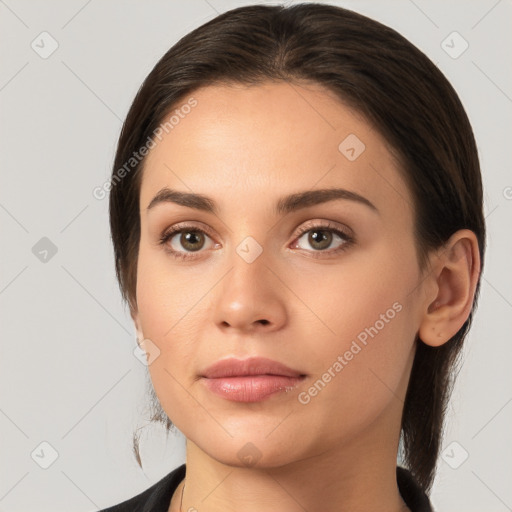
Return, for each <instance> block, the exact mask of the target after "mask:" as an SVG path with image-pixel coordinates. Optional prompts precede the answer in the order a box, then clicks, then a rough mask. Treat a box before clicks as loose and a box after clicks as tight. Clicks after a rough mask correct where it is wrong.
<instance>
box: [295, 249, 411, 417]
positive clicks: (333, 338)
mask: <svg viewBox="0 0 512 512" xmlns="http://www.w3.org/2000/svg"><path fill="white" fill-rule="evenodd" d="M403 250H404V251H406V250H407V248H406V247H404V249H403ZM393 252H394V251H393ZM410 256H411V257H410V258H409V259H407V258H406V259H405V260H406V261H409V263H408V264H407V266H406V265H404V263H403V261H397V259H396V258H394V257H393V254H392V251H391V250H390V248H388V247H384V246H383V247H382V249H381V250H380V251H379V250H376V251H374V252H373V253H372V254H371V258H370V256H369V255H368V256H365V255H361V256H359V255H357V256H355V257H354V258H353V259H352V258H351V259H350V261H349V259H348V258H347V259H346V266H343V265H342V266H340V267H339V269H338V270H336V272H329V273H325V270H324V272H323V273H319V274H318V275H316V276H310V277H309V278H308V280H307V281H306V282H304V281H302V284H301V285H298V286H297V288H294V292H296V293H297V296H299V297H300V298H301V299H302V301H303V302H304V304H306V305H307V308H306V309H304V308H303V309H302V311H301V312H296V313H295V314H296V315H299V314H300V315H301V316H302V318H304V319H307V320H304V321H303V327H304V331H303V334H304V336H303V337H302V342H303V346H302V350H303V351H304V353H305V354H306V353H307V354H308V355H307V357H308V360H309V361H310V367H312V368H314V376H315V378H318V379H320V380H321V381H322V382H325V381H328V382H329V384H328V385H326V386H325V391H324V390H322V392H321V394H322V395H323V396H324V399H325V400H327V401H332V405H333V406H334V405H337V406H339V405H340V404H341V403H344V404H345V406H347V407H348V408H349V409H351V408H353V409H354V410H357V409H360V404H361V403H362V402H361V401H363V403H366V404H367V405H368V409H367V411H370V410H371V409H372V406H371V404H372V403H373V405H374V406H375V407H379V404H382V403H383V402H384V401H386V400H389V399H390V398H391V397H392V396H393V393H395V392H396V390H397V389H398V388H399V387H400V385H401V384H400V383H401V380H402V378H403V375H404V372H405V371H406V370H407V366H408V364H409V363H410V358H411V350H412V349H413V345H414V337H415V332H416V330H415V329H416V326H415V325H414V320H413V319H414V304H413V297H414V295H413V294H411V293H410V292H411V291H412V290H413V289H414V287H415V285H416V284H417V277H418V276H417V273H416V272H417V269H416V266H415V264H414V262H415V260H414V257H413V253H412V252H411V255H410ZM312 283H314V284H315V287H314V288H313V287H312ZM312 312H314V314H312ZM340 357H341V360H340ZM332 374H335V375H336V377H335V378H332ZM330 376H331V377H330ZM322 382H320V383H319V386H318V387H319V388H321V389H323V388H322V386H323V384H322ZM312 392H313V393H315V391H314V390H312ZM340 414H343V413H340Z"/></svg>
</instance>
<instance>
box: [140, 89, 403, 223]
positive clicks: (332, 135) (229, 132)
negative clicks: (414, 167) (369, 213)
mask: <svg viewBox="0 0 512 512" xmlns="http://www.w3.org/2000/svg"><path fill="white" fill-rule="evenodd" d="M190 98H193V99H194V100H195V102H196V103H195V106H194V107H193V108H180V107H182V106H183V105H185V104H187V101H189V100H190ZM185 112H186V113H185ZM173 113H174V117H173V120H174V123H173V124H172V125H171V124H169V125H168V126H167V130H164V131H163V134H162V137H161V140H158V139H155V142H156V145H155V146H154V147H153V149H151V151H150V152H149V154H148V156H147V157H146V161H145V164H144V174H143V179H142V186H141V195H140V206H141V209H144V208H146V207H147V205H148V204H149V202H150V201H151V199H152V197H153V196H154V195H155V194H156V193H157V192H158V191H159V190H160V189H161V188H163V187H172V188H174V189H178V190H181V191H184V192H185V191H187V192H190V191H192V192H196V193H202V194H204V195H208V196H210V197H213V198H218V202H219V204H220V207H221V208H222V207H223V205H225V206H226V208H227V207H228V205H229V204H233V205H234V206H240V205H247V204H248V203H247V201H251V202H252V203H254V198H255V197H257V198H258V201H259V202H262V201H263V202H265V201H272V197H273V196H275V197H276V198H277V197H281V196H282V195H284V194H289V193H292V192H294V191H302V190H307V189H312V188H328V187H340V186H341V187H343V188H346V189H350V190H353V191H354V192H356V193H359V194H361V195H364V196H365V197H367V198H368V199H369V200H370V201H371V202H373V204H375V205H376V206H377V207H378V208H379V210H382V211H384V212H385V213H387V214H388V215H389V216H393V215H395V216H396V215H402V216H403V214H404V212H407V214H408V215H409V216H410V215H411V214H412V210H411V208H412V205H411V202H412V199H411V197H410V195H409V191H408V189H407V187H406V185H405V183H404V181H403V179H402V178H401V175H400V173H399V170H398V169H399V167H398V162H397V161H396V159H395V158H394V157H393V155H392V153H391V152H390V150H389V149H388V145H387V144H386V142H385V140H384V139H383V138H382V137H381V136H380V135H379V134H378V132H377V131H376V130H375V129H374V127H373V126H372V125H370V124H369V123H367V122H366V121H365V120H364V118H363V117H362V116H361V115H360V114H359V113H358V112H356V111H354V110H353V109H351V108H350V107H348V106H347V105H346V104H345V103H343V102H342V101H341V100H340V99H339V98H337V97H336V96H335V95H334V93H332V92H331V91H329V90H328V89H326V88H324V87H322V86H321V85H318V84H301V85H297V84H291V83H288V82H268V83H264V84H260V85H252V86H245V85H229V86H227V85H215V86H208V87H204V88H201V89H198V90H196V91H195V92H194V93H192V94H191V95H190V97H186V98H184V99H183V100H182V102H181V103H180V104H178V105H176V106H175V110H174V111H173V112H170V113H169V115H168V116H166V118H165V119H164V122H165V120H167V119H169V118H170V116H171V115H172V114H173ZM177 114H179V115H177ZM235 203H237V204H235Z"/></svg>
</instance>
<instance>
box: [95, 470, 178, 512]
mask: <svg viewBox="0 0 512 512" xmlns="http://www.w3.org/2000/svg"><path fill="white" fill-rule="evenodd" d="M185 472H186V467H185V464H182V465H181V466H179V467H177V468H176V469H174V470H173V471H171V472H170V473H168V474H167V475H165V476H164V477H163V478H162V479H161V480H159V481H158V482H156V483H155V484H153V485H152V486H151V487H149V488H148V489H146V490H145V491H143V492H141V493H140V494H137V496H134V497H133V498H130V499H128V500H126V501H123V502H122V503H119V504H117V505H113V506H111V507H109V508H105V509H101V510H100V511H99V512H167V510H168V508H169V504H170V502H171V498H172V495H173V493H174V491H175V490H176V487H178V485H179V484H180V482H181V481H182V480H183V478H185Z"/></svg>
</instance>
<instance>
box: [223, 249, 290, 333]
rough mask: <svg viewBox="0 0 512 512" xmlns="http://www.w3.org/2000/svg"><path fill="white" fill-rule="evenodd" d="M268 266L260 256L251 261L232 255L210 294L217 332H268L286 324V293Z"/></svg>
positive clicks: (273, 269) (265, 260)
mask: <svg viewBox="0 0 512 512" xmlns="http://www.w3.org/2000/svg"><path fill="white" fill-rule="evenodd" d="M268 263H269V262H268V261H267V258H266V257H265V255H264V253H262V254H260V255H259V256H258V257H257V258H256V259H255V260H254V261H252V262H248V261H246V260H245V259H244V258H243V257H241V256H239V255H238V254H236V253H235V254H234V256H233V258H232V265H231V267H230V270H229V272H228V273H227V275H225V277H224V279H223V280H222V282H221V283H220V285H219V286H218V287H217V290H216V293H215V294H214V300H215V304H214V320H215V323H216V324H217V325H218V326H219V328H220V329H222V330H226V329H228V330H229V329H232V330H236V331H239V332H245V333H247V332H258V331H262V332H270V331H275V330H278V329H281V328H282V327H283V326H284V325H285V324H286V321H287V308H286V304H287V301H288V299H289V298H290V297H289V293H290V291H289V289H288V288H287V287H286V285H285V283H286V279H284V276H280V275H279V274H280V272H279V270H276V269H275V267H276V266H275V265H274V268H271V267H270V266H269V264H268ZM281 273H282V271H281Z"/></svg>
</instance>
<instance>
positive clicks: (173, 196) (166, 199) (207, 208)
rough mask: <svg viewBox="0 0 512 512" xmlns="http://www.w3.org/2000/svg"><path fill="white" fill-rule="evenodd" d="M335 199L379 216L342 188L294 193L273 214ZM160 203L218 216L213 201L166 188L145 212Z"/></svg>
mask: <svg viewBox="0 0 512 512" xmlns="http://www.w3.org/2000/svg"><path fill="white" fill-rule="evenodd" d="M335 199H343V200H348V201H354V202H357V203H359V204H362V205H365V206H367V207H368V208H370V209H371V210H372V211H374V212H375V213H377V214H379V215H380V212H379V210H378V209H377V207H376V206H375V205H374V204H373V203H372V202H370V201H369V200H368V199H366V197H363V196H361V195H359V194H357V193H356V192H352V191H350V190H345V189H343V188H325V189H317V190H306V191H304V192H296V193H294V194H290V195H288V196H285V197H282V198H280V199H279V200H278V201H277V203H276V205H275V208H274V212H275V214H277V215H285V214H287V213H290V212H294V211H297V210H300V209H302V208H307V207H309V206H314V205H317V204H321V203H326V202H328V201H333V200H335ZM162 203H175V204H178V205H180V206H185V207H187V208H194V209H196V210H201V211H204V212H208V213H212V214H214V215H218V213H219V211H218V207H217V205H216V203H215V201H214V200H213V199H212V198H211V197H208V196H205V195H203V194H195V193H192V192H180V191H178V190H173V189H170V188H168V187H164V188H162V189H161V190H160V191H159V192H158V193H157V194H156V195H155V197H153V199H152V200H151V202H150V203H149V205H148V207H147V208H146V210H150V209H151V208H154V207H155V206H156V205H157V204H162Z"/></svg>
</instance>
